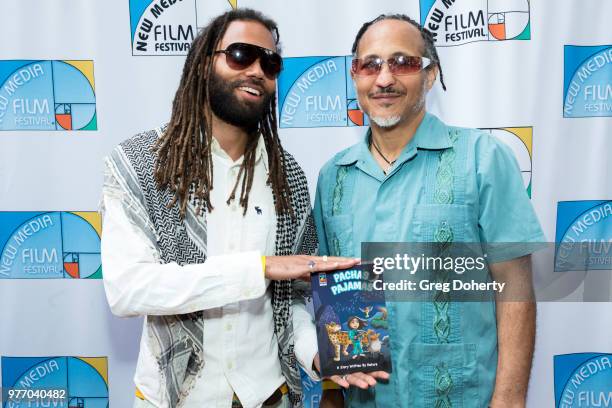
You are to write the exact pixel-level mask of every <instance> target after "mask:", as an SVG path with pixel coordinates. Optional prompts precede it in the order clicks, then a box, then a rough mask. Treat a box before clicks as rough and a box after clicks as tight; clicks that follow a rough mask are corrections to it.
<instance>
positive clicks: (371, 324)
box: [312, 267, 391, 376]
mask: <svg viewBox="0 0 612 408" xmlns="http://www.w3.org/2000/svg"><path fill="white" fill-rule="evenodd" d="M370 275H371V273H370V272H368V271H367V270H365V269H362V268H361V267H356V268H352V269H345V270H339V271H334V272H327V273H318V274H313V275H312V294H313V299H312V300H313V306H314V312H315V320H316V324H317V340H318V344H319V356H320V358H321V373H322V374H323V375H324V376H329V375H334V374H347V373H351V372H356V371H362V372H369V371H378V370H384V371H387V372H391V358H390V354H389V332H388V325H387V308H386V306H385V298H384V292H383V291H378V290H374V289H373V286H372V279H371V278H370Z"/></svg>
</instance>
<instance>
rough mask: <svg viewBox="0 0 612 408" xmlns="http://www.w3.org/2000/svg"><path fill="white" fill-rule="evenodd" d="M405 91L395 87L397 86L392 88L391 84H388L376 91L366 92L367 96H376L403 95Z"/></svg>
mask: <svg viewBox="0 0 612 408" xmlns="http://www.w3.org/2000/svg"><path fill="white" fill-rule="evenodd" d="M405 94H406V92H404V91H402V90H400V89H397V88H393V87H391V86H388V87H386V88H380V89H379V90H378V91H376V92H370V93H369V94H368V96H369V97H376V96H386V95H390V96H401V95H405Z"/></svg>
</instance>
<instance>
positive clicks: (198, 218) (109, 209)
mask: <svg viewBox="0 0 612 408" xmlns="http://www.w3.org/2000/svg"><path fill="white" fill-rule="evenodd" d="M278 52H279V49H278V31H277V28H276V24H275V23H274V22H273V21H272V20H270V19H268V18H266V17H264V16H263V15H262V14H260V13H258V12H256V11H253V10H250V9H238V10H233V11H230V12H227V13H225V14H223V15H221V16H219V17H217V18H215V19H213V20H212V22H211V23H210V24H209V25H208V26H207V27H205V28H204V29H203V30H202V31H201V33H200V34H199V35H198V37H197V38H196V39H195V40H194V42H193V44H192V47H191V49H190V52H189V54H188V56H187V59H186V61H185V66H184V69H183V74H182V78H181V81H180V86H179V89H178V90H177V92H176V96H175V98H174V103H173V106H172V116H171V119H170V122H169V124H168V125H167V126H164V127H162V128H159V129H155V130H152V131H148V132H144V133H141V134H138V135H136V136H135V137H133V138H131V139H129V140H127V141H125V142H123V143H121V144H120V145H119V146H118V147H117V148H116V149H115V150H114V151H113V152H112V154H111V155H110V156H109V157H108V158H107V159H106V169H107V171H106V175H105V186H104V194H103V209H104V232H103V236H102V262H103V264H104V285H105V289H106V294H107V297H108V302H109V304H110V306H111V309H112V311H113V313H115V314H117V315H120V316H133V315H144V316H146V319H145V326H144V330H143V336H142V340H141V346H140V355H139V359H138V366H137V369H136V374H135V383H136V385H137V394H136V395H137V397H138V398H137V399H136V406H137V407H171V408H174V407H179V406H180V407H185V408H187V407H198V408H199V407H226V408H229V407H240V406H244V407H258V406H262V405H263V406H274V407H289V406H301V405H302V401H301V381H300V374H299V370H298V367H297V363H298V362H299V364H300V365H301V366H302V367H303V368H304V369H305V370H306V372H307V373H309V375H311V376H312V377H313V378H314V379H316V378H317V377H316V373H315V372H314V371H313V367H314V368H315V369H318V355H317V350H316V335H315V331H314V330H315V329H314V325H313V324H312V322H311V320H310V316H309V315H308V313H307V311H306V309H305V307H304V302H303V300H304V299H303V295H304V290H305V289H306V288H305V287H304V284H305V282H301V281H295V280H294V279H296V278H308V277H309V275H310V273H311V272H315V271H324V270H333V269H336V268H347V267H351V266H353V265H355V264H356V263H357V262H358V260H355V259H341V258H327V257H322V258H320V257H315V256H310V255H311V254H313V253H314V252H315V250H316V245H317V242H316V232H315V230H314V225H313V222H312V216H311V207H310V199H309V196H308V187H307V185H306V178H305V176H304V173H303V171H302V170H301V168H300V167H299V166H298V165H297V163H296V162H295V160H294V159H293V157H292V156H291V155H289V154H288V153H287V152H285V151H284V150H283V149H282V147H281V144H280V141H279V137H278V134H277V129H276V127H277V126H276V123H277V122H276V116H275V115H276V113H275V112H276V103H275V98H274V91H275V78H276V76H277V75H278V73H279V72H280V70H281V66H282V60H281V57H280V55H279V54H278ZM294 254H304V255H294ZM261 255H277V256H266V257H264V258H262V257H261ZM298 282H300V283H302V285H301V286H300V285H299V284H298Z"/></svg>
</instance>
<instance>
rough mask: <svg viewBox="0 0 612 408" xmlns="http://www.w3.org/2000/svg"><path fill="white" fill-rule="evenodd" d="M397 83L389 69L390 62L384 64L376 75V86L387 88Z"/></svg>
mask: <svg viewBox="0 0 612 408" xmlns="http://www.w3.org/2000/svg"><path fill="white" fill-rule="evenodd" d="M394 83H395V77H394V76H393V74H392V73H391V70H390V69H389V64H386V63H385V64H383V65H382V67H381V68H380V72H379V73H378V75H377V76H376V86H378V87H380V88H387V87H388V86H391V85H393V84H394Z"/></svg>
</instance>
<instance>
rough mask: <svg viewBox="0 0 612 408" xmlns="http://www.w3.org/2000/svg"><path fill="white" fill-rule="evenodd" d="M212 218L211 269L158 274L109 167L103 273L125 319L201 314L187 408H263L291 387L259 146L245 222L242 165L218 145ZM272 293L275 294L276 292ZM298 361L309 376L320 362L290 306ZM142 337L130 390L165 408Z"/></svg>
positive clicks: (162, 267) (297, 310) (161, 269)
mask: <svg viewBox="0 0 612 408" xmlns="http://www.w3.org/2000/svg"><path fill="white" fill-rule="evenodd" d="M212 159H213V160H212V162H213V169H214V171H213V189H212V190H211V194H210V199H211V203H212V205H213V207H214V210H213V211H212V212H210V213H209V214H207V231H208V233H207V238H208V239H207V255H208V256H207V259H206V262H205V263H203V264H189V265H184V266H179V265H178V264H176V263H168V264H160V263H159V259H160V256H159V253H158V250H157V247H156V243H155V242H152V241H151V240H150V239H149V238H147V236H146V235H145V234H144V232H142V231H140V230H139V229H138V228H136V227H135V226H134V225H133V224H132V223H131V222H130V220H129V217H128V215H127V212H126V209H125V208H124V205H125V204H124V201H122V200H121V191H120V189H119V188H118V187H117V185H116V184H117V183H114V182H113V177H114V176H113V174H112V173H113V172H112V166H109V165H108V162H107V166H106V175H105V178H106V179H107V180H110V182H108V181H107V182H106V183H105V187H104V191H103V208H104V219H103V222H104V228H103V233H102V244H101V249H102V264H103V275H104V286H105V289H106V295H107V298H108V302H109V305H110V307H111V310H112V311H113V313H114V314H116V315H119V316H134V315H173V314H182V313H190V312H195V311H198V310H204V339H203V341H204V362H205V363H204V368H203V370H202V372H201V375H200V376H199V377H198V379H197V380H196V383H195V385H194V388H193V389H192V391H191V392H190V393H189V395H188V396H187V398H186V399H185V404H184V407H185V408H190V407H194V408H195V407H198V408H199V407H223V408H229V407H231V404H232V396H233V394H234V393H236V395H237V396H238V398H239V399H240V401H241V403H242V404H243V406H245V407H258V406H261V404H262V403H263V401H265V400H266V399H267V398H268V397H269V396H270V395H271V394H272V393H273V392H274V390H275V389H276V388H278V387H279V386H280V385H281V384H282V383H283V382H285V379H284V377H283V375H282V372H281V368H280V363H279V358H278V343H277V340H276V335H275V334H274V321H273V312H272V304H271V294H270V290H268V288H269V285H270V281H268V280H267V279H265V278H264V275H263V270H262V264H261V255H262V254H263V255H273V254H274V251H275V236H276V215H275V208H274V201H273V195H272V190H271V187H270V186H267V185H266V181H267V177H268V173H267V171H268V169H267V165H268V159H267V153H266V150H265V146H264V142H263V137H260V139H259V143H258V146H257V153H256V164H255V172H254V180H253V185H252V188H251V191H250V193H249V204H248V209H247V213H246V214H245V215H243V211H244V209H243V208H242V207H241V206H240V205H239V203H238V201H239V198H240V186H239V187H238V189H237V192H236V199H235V200H234V201H233V202H232V203H231V204H230V205H227V204H226V201H227V198H228V197H229V195H230V193H231V191H232V189H233V187H234V184H235V182H236V179H237V176H238V171H239V168H240V164H241V163H242V160H243V157H241V158H240V159H238V160H237V161H235V162H234V161H232V159H231V158H230V157H229V156H228V155H227V153H225V151H223V149H221V147H220V146H219V143H218V142H217V141H216V140H215V139H214V138H213V143H212ZM270 289H271V288H270ZM293 329H294V334H295V349H294V351H295V355H296V358H297V360H298V362H299V363H300V365H301V366H302V367H303V368H304V369H305V371H306V372H307V373H308V375H309V376H311V377H312V378H313V379H315V380H317V379H318V378H317V376H316V374H315V373H314V372H312V362H313V359H314V356H315V354H316V352H317V343H316V333H315V328H314V325H313V323H312V320H311V317H310V315H309V314H308V312H307V311H306V308H305V306H304V305H303V304H302V303H297V304H296V303H294V305H293ZM148 341H149V340H148V338H147V331H146V321H145V330H143V336H142V338H141V342H140V354H139V357H138V365H137V368H136V374H135V376H134V382H135V383H136V386H137V387H138V388H139V389H140V391H141V392H142V393H143V395H144V396H145V397H146V399H147V401H149V402H150V403H152V404H153V405H155V406H158V407H161V406H162V405H161V401H162V398H161V396H162V393H163V392H164V390H163V389H162V384H161V377H160V374H159V370H158V366H157V363H156V361H155V358H154V357H153V355H152V353H151V350H150V348H149V344H148Z"/></svg>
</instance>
